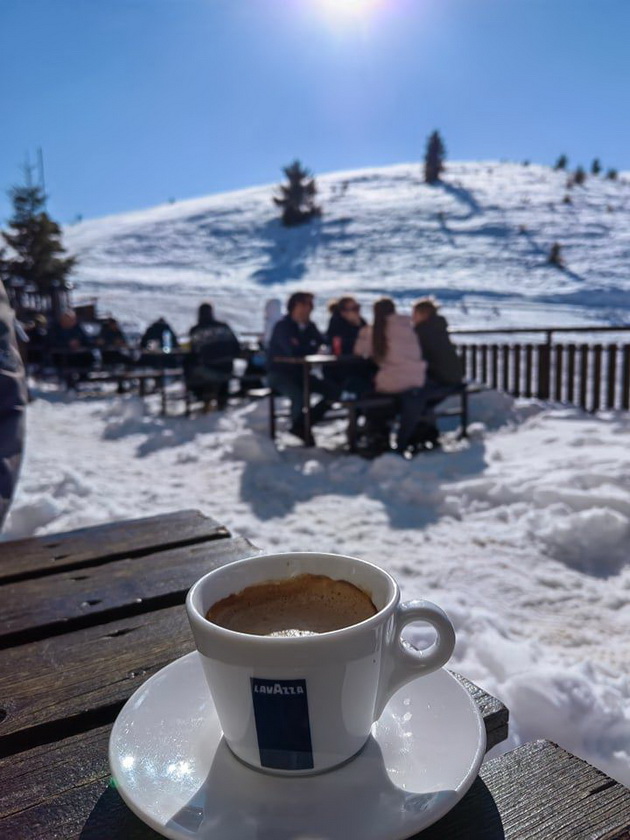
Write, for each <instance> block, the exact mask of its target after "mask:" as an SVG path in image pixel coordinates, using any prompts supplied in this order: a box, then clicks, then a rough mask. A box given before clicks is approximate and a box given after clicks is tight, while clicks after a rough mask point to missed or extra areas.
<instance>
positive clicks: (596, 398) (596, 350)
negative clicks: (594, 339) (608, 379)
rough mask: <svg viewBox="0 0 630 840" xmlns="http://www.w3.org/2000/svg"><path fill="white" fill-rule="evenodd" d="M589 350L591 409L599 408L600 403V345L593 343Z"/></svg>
mask: <svg viewBox="0 0 630 840" xmlns="http://www.w3.org/2000/svg"><path fill="white" fill-rule="evenodd" d="M591 350H592V351H593V378H592V382H591V385H592V387H591V395H592V399H591V411H593V412H595V411H598V410H599V407H600V405H601V397H600V395H601V392H602V345H601V344H595V345H594V346H593V347H592V348H591Z"/></svg>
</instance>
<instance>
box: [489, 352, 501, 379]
mask: <svg viewBox="0 0 630 840" xmlns="http://www.w3.org/2000/svg"><path fill="white" fill-rule="evenodd" d="M498 384H499V348H498V347H497V345H496V344H491V345H490V387H491V388H495V389H496V388H497V386H498Z"/></svg>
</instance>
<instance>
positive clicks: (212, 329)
mask: <svg viewBox="0 0 630 840" xmlns="http://www.w3.org/2000/svg"><path fill="white" fill-rule="evenodd" d="M240 352H241V346H240V344H239V342H238V339H237V338H236V336H235V335H234V333H233V332H232V330H231V329H230V327H229V326H228V325H227V324H225V323H224V322H223V321H217V320H216V318H215V317H214V309H213V308H212V304H211V303H202V304H201V306H200V307H199V311H198V315H197V323H196V324H195V326H194V327H193V328H192V329H191V330H190V354H189V355H188V356H187V358H186V361H185V365H184V375H185V379H186V387H187V388H188V389H189V390H190V391H192V392H193V394H194V395H195V396H196V397H197V399H199V400H203V402H204V410H206V411H207V410H208V408H209V407H210V404H211V402H212V400H215V401H216V404H217V408H219V409H223V408H225V406H226V405H227V400H228V395H229V384H230V378H231V376H232V366H233V363H234V359H236V358H237V357H238V356H239V354H240Z"/></svg>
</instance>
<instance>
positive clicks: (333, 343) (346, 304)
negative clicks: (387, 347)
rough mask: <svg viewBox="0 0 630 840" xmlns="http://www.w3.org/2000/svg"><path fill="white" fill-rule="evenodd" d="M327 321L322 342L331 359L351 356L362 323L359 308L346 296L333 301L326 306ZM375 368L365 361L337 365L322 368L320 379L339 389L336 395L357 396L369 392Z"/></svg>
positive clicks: (357, 304)
mask: <svg viewBox="0 0 630 840" xmlns="http://www.w3.org/2000/svg"><path fill="white" fill-rule="evenodd" d="M328 311H329V312H330V321H329V322H328V329H327V331H326V341H327V343H328V344H329V346H330V348H331V350H332V352H333V353H334V354H335V356H352V355H354V345H355V343H356V340H357V337H358V335H359V330H360V329H361V327H364V326H365V325H366V321H365V319H364V318H362V317H361V305H360V304H359V303H358V301H357V300H356V299H355V298H353V297H351V296H350V295H344V296H343V297H340V298H339V300H333V301H331V302H330V304H329V305H328ZM376 371H377V367H376V365H375V364H374V363H373V362H372V361H371V360H369V359H365V360H361V361H356V362H343V361H340V362H339V363H338V364H336V365H328V366H327V367H325V368H324V378H325V379H327V380H328V381H330V382H333V383H334V384H336V385H338V386H339V389H340V391H346V392H348V393H352V394H355V395H356V396H361V395H362V394H364V393H366V392H368V391H370V390H371V389H372V388H373V380H374V375H375V374H376Z"/></svg>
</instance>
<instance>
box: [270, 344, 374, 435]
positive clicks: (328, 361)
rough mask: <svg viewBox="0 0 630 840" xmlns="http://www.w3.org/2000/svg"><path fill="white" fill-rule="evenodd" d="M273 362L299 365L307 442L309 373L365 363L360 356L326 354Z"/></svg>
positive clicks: (309, 400) (308, 426)
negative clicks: (349, 364)
mask: <svg viewBox="0 0 630 840" xmlns="http://www.w3.org/2000/svg"><path fill="white" fill-rule="evenodd" d="M274 362H281V363H282V364H286V365H300V366H301V368H302V394H303V396H302V399H303V401H304V404H303V406H302V414H303V416H304V437H305V439H306V440H308V439H309V438H310V436H311V427H312V425H313V423H312V421H311V378H310V377H311V371H312V370H313V368H314V367H324V366H326V365H338V364H340V363H342V362H345V363H347V362H354V363H359V362H363V363H364V362H365V359H363V358H362V357H361V356H334V355H332V354H326V353H315V354H312V355H310V356H276V357H275V358H274Z"/></svg>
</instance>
